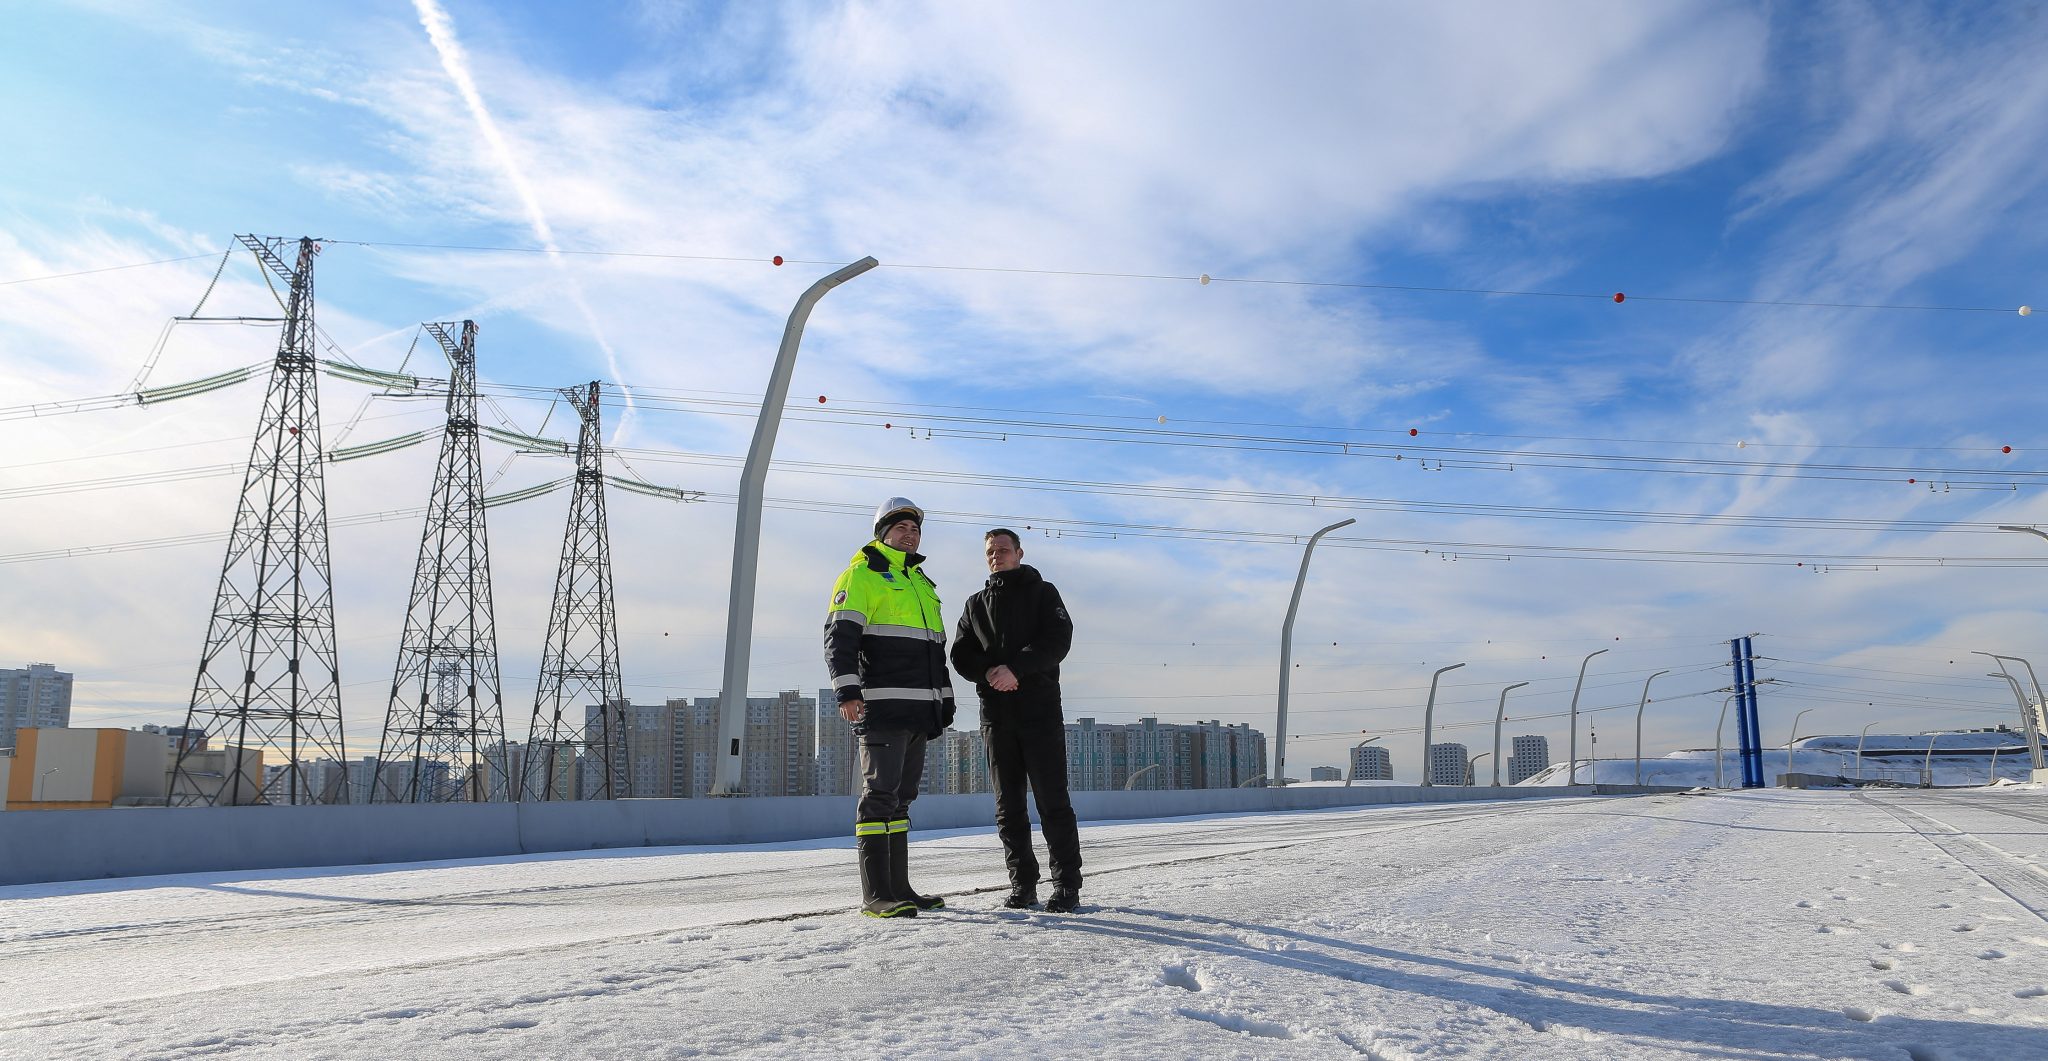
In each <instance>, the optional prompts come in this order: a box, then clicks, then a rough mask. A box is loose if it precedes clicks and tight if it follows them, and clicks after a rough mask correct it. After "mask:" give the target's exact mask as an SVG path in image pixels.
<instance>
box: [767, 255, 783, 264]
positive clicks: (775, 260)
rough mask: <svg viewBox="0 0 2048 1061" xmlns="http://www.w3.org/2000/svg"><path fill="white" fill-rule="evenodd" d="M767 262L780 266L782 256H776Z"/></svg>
mask: <svg viewBox="0 0 2048 1061" xmlns="http://www.w3.org/2000/svg"><path fill="white" fill-rule="evenodd" d="M769 260H770V261H772V262H774V263H775V264H777V265H781V264H782V255H780V254H778V255H776V256H775V257H773V258H771V259H769Z"/></svg>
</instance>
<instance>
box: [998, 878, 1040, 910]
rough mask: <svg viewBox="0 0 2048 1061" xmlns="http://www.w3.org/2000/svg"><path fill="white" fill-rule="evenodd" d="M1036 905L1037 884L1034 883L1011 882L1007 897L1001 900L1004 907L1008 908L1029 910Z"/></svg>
mask: <svg viewBox="0 0 2048 1061" xmlns="http://www.w3.org/2000/svg"><path fill="white" fill-rule="evenodd" d="M1037 905H1038V885H1036V884H1013V885H1011V886H1010V895H1009V898H1007V899H1004V900H1003V906H1004V908H1005V909H1010V910H1029V909H1031V908H1032V907H1034V906H1037Z"/></svg>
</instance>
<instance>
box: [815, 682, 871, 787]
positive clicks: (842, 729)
mask: <svg viewBox="0 0 2048 1061" xmlns="http://www.w3.org/2000/svg"><path fill="white" fill-rule="evenodd" d="M858 752H859V748H858V747H857V746H856V742H855V741H854V739H853V723H851V722H848V721H847V720H845V719H844V718H841V717H840V716H839V694H838V692H836V691H834V690H832V689H819V690H818V795H820V796H857V795H859V794H860V789H861V777H860V757H859V754H858Z"/></svg>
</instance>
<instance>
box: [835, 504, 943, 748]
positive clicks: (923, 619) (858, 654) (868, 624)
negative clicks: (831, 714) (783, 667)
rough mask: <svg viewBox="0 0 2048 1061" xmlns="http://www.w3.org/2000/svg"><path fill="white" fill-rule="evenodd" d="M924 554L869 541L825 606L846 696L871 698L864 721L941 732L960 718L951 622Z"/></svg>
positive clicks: (838, 681) (838, 688) (839, 689)
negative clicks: (949, 645) (951, 665)
mask: <svg viewBox="0 0 2048 1061" xmlns="http://www.w3.org/2000/svg"><path fill="white" fill-rule="evenodd" d="M923 563H924V557H923V556H921V555H919V554H917V553H908V554H906V553H903V552H902V551H900V550H896V549H891V548H889V547H888V546H886V545H883V544H882V543H881V542H869V543H868V544H867V545H865V546H862V547H861V550H860V552H858V553H855V554H854V555H853V560H852V561H851V562H850V563H848V564H847V567H846V570H845V571H843V572H841V573H840V575H839V581H837V582H835V583H833V585H832V600H831V603H830V604H828V605H827V606H826V611H825V667H826V673H828V674H830V675H831V676H832V689H833V691H834V692H836V693H838V695H839V699H841V700H864V701H866V702H867V711H868V714H867V719H866V721H865V722H864V723H863V725H865V726H871V727H875V728H878V729H882V728H890V729H909V730H916V731H919V732H923V733H931V734H936V733H937V732H939V731H940V730H941V729H944V728H945V726H946V725H947V724H949V723H950V722H951V721H952V719H953V681H952V678H951V677H950V676H949V675H948V671H947V667H946V627H945V620H944V618H943V617H942V615H941V612H940V609H939V593H938V590H937V589H936V588H934V587H933V586H932V580H931V578H930V577H929V576H927V575H926V574H925V573H924V569H923V568H922V567H921V566H919V565H921V564H923Z"/></svg>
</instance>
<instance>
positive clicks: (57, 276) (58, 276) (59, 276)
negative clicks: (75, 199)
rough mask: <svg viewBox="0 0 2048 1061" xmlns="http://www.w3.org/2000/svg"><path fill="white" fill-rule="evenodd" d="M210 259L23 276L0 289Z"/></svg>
mask: <svg viewBox="0 0 2048 1061" xmlns="http://www.w3.org/2000/svg"><path fill="white" fill-rule="evenodd" d="M211 257H213V253H212V252H211V251H209V252H207V253H205V254H188V255H186V256H185V257H182V258H158V259H157V260H155V261H153V262H130V263H128V264H127V265H107V266H102V267H100V268H98V269H79V270H76V271H74V272H69V273H50V274H48V275H46V276H24V277H21V278H19V279H15V280H0V287H13V286H14V285H16V284H35V283H41V282H42V281H44V280H68V279H70V278H71V277H74V276H92V275H94V274H96V273H117V272H120V271H121V270H123V269H146V268H148V267H149V266H152V265H175V264H177V263H178V262H196V261H201V260H203V259H207V258H211Z"/></svg>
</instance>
